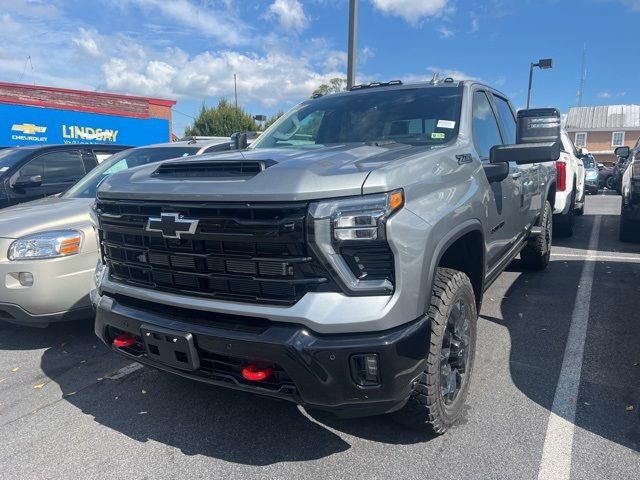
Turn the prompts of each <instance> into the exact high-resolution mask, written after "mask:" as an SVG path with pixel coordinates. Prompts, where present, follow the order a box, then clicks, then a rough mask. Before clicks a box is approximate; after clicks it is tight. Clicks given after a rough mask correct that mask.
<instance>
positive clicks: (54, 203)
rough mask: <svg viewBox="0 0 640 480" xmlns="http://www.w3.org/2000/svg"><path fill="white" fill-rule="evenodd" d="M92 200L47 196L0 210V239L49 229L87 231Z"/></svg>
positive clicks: (18, 236) (89, 223)
mask: <svg viewBox="0 0 640 480" xmlns="http://www.w3.org/2000/svg"><path fill="white" fill-rule="evenodd" d="M93 202H94V199H93V198H59V197H47V198H43V199H41V200H35V201H33V202H27V203H22V204H20V205H16V206H15V207H9V208H5V209H3V210H0V238H20V237H23V236H25V235H30V234H32V233H38V232H45V231H49V230H64V229H68V228H78V229H81V230H86V229H87V228H90V225H91V218H90V214H89V212H90V206H91V203H93Z"/></svg>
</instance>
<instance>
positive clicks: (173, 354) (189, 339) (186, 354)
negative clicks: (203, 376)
mask: <svg viewBox="0 0 640 480" xmlns="http://www.w3.org/2000/svg"><path fill="white" fill-rule="evenodd" d="M140 333H141V334H142V342H143V343H144V346H145V349H146V351H147V356H148V357H149V359H150V360H154V361H156V362H158V363H162V364H164V365H167V366H169V367H173V368H178V369H180V370H188V371H194V370H197V369H198V368H200V358H199V357H198V352H197V351H196V347H195V344H194V341H193V335H191V334H190V333H185V332H178V331H176V330H170V329H168V328H161V327H155V326H150V325H142V326H141V327H140Z"/></svg>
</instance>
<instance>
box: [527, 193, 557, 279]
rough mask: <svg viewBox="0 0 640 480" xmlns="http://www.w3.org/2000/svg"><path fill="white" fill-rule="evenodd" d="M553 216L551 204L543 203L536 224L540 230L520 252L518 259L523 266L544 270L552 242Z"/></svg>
mask: <svg viewBox="0 0 640 480" xmlns="http://www.w3.org/2000/svg"><path fill="white" fill-rule="evenodd" d="M552 216H553V213H552V210H551V204H550V203H549V202H548V201H547V202H545V204H544V209H543V210H542V214H541V215H540V218H539V219H538V223H537V226H538V227H540V229H541V230H542V231H541V233H540V235H536V236H535V237H533V238H531V239H529V242H528V243H527V246H526V247H524V248H523V249H522V251H521V252H520V260H521V261H522V265H523V266H524V267H525V268H528V269H530V270H544V269H545V268H547V265H549V260H550V259H551V243H552V242H553V222H552V220H551V217H552Z"/></svg>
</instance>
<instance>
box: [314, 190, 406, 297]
mask: <svg viewBox="0 0 640 480" xmlns="http://www.w3.org/2000/svg"><path fill="white" fill-rule="evenodd" d="M403 205H404V193H403V191H402V190H395V191H393V192H389V193H382V194H374V195H363V196H361V197H350V198H344V199H335V200H326V201H322V202H317V203H313V204H311V205H310V206H309V213H310V216H311V219H310V227H311V231H310V237H311V244H312V248H314V250H315V251H316V253H317V254H318V256H320V258H322V259H324V260H325V261H326V264H327V267H329V269H330V270H332V271H333V272H335V273H336V274H337V277H338V279H339V280H340V281H341V283H342V284H343V285H344V286H345V287H346V288H347V290H348V291H350V292H351V293H354V294H361V295H367V294H369V295H376V294H377V295H390V294H391V293H393V284H392V283H391V281H389V279H375V280H368V279H366V277H365V278H364V279H363V278H359V277H357V276H356V275H355V274H354V273H353V270H352V269H351V268H350V267H349V265H348V263H347V262H346V260H345V258H344V257H343V255H342V254H341V253H340V248H341V246H344V245H351V246H354V245H355V246H356V247H354V248H357V246H358V245H361V246H365V245H371V244H375V243H378V244H379V243H385V240H386V237H387V232H386V222H387V220H388V219H389V217H390V216H391V215H393V214H394V213H395V212H396V211H398V210H399V209H401V208H402V206H403Z"/></svg>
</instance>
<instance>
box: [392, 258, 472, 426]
mask: <svg viewBox="0 0 640 480" xmlns="http://www.w3.org/2000/svg"><path fill="white" fill-rule="evenodd" d="M426 315H427V316H428V318H429V320H430V322H431V341H430V345H429V353H428V354H427V368H426V369H425V371H424V372H422V373H421V374H420V376H419V377H418V378H417V379H416V380H415V386H414V390H413V392H412V394H411V397H410V398H409V401H408V402H407V404H406V405H405V406H404V407H403V408H402V409H400V410H399V411H397V412H395V413H394V414H393V416H394V418H395V419H396V420H397V421H398V422H400V423H401V424H403V425H405V426H407V427H410V428H413V429H418V430H421V431H426V432H429V433H435V434H442V433H444V432H446V431H447V430H448V429H449V427H451V426H452V425H453V424H454V423H455V422H456V421H457V420H458V419H459V418H460V415H461V414H462V412H463V407H464V404H465V402H466V398H467V394H468V391H469V382H470V379H471V372H472V370H473V358H474V353H475V347H476V323H477V318H478V314H477V311H476V301H475V296H474V293H473V287H472V286H471V281H470V280H469V277H467V276H466V275H465V274H464V273H462V272H459V271H457V270H452V269H449V268H438V269H437V270H436V275H435V280H434V282H433V292H432V295H431V302H430V304H429V306H428V307H427V312H426Z"/></svg>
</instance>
